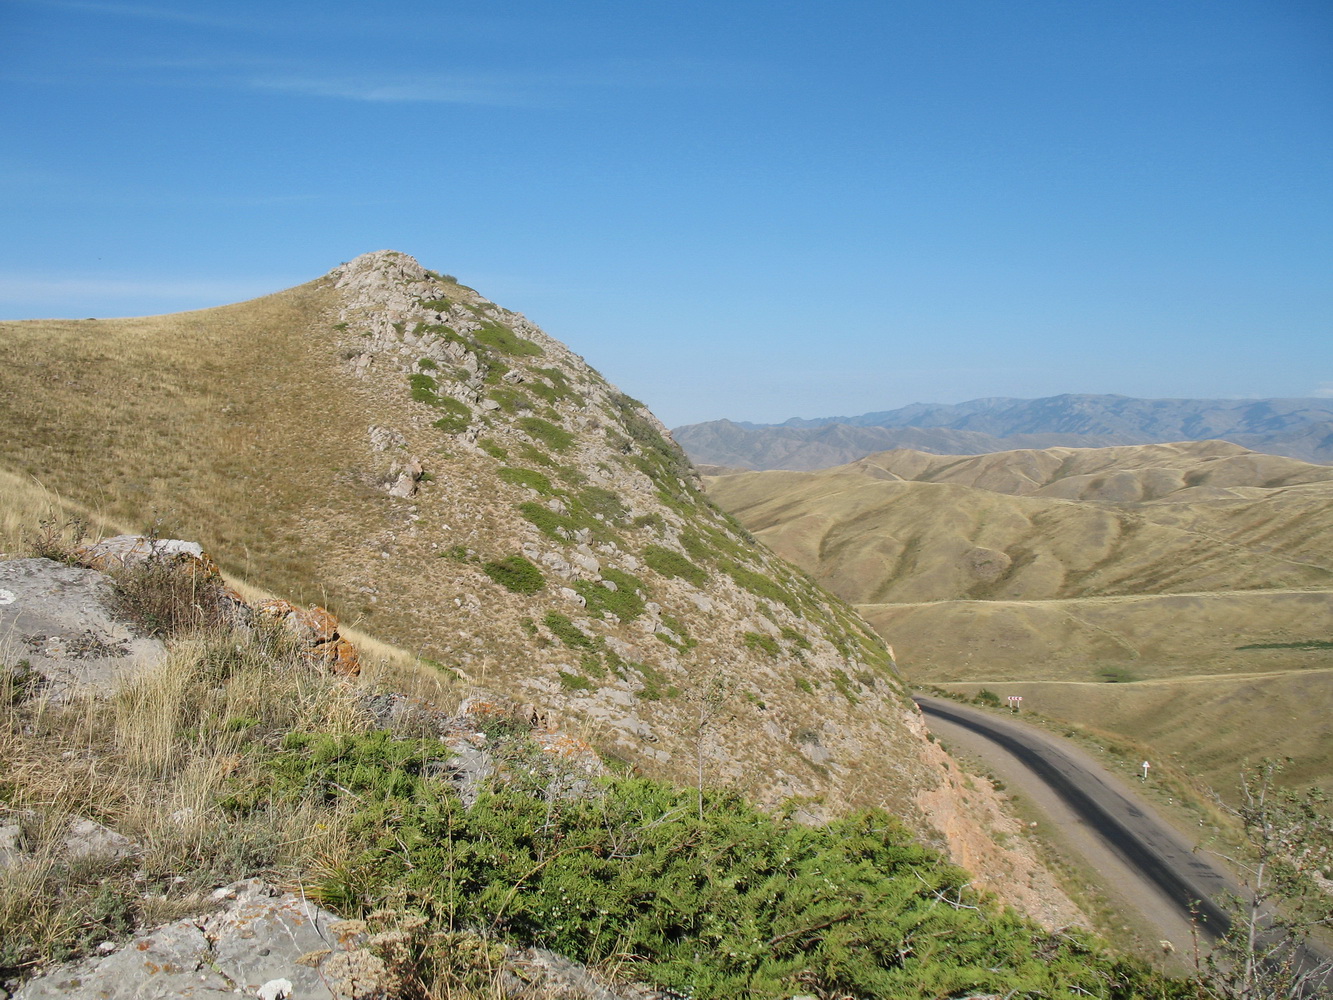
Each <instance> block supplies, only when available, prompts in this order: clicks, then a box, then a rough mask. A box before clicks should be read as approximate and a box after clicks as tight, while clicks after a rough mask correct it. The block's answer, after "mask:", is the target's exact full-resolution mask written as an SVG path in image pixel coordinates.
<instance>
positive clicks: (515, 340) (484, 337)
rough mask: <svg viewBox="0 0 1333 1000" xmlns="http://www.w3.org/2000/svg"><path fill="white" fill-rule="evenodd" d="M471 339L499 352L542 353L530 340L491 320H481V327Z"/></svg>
mask: <svg viewBox="0 0 1333 1000" xmlns="http://www.w3.org/2000/svg"><path fill="white" fill-rule="evenodd" d="M472 339H473V340H475V341H476V342H477V343H478V344H480V345H481V346H482V347H489V348H491V349H492V350H496V351H499V352H500V353H501V354H510V355H520V356H523V355H526V356H528V357H536V356H538V355H541V354H542V353H544V352H543V351H542V349H541V348H540V347H539V346H538V345H536V344H534V343H533V342H532V341H531V340H527V339H525V338H523V337H520V336H519V335H518V334H516V333H515V332H514V331H513V330H511V329H509V327H507V326H504V325H503V324H501V323H496V322H494V321H492V320H483V321H482V324H481V329H480V330H477V331H475V332H474V333H473V334H472Z"/></svg>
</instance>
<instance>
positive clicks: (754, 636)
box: [745, 632, 782, 660]
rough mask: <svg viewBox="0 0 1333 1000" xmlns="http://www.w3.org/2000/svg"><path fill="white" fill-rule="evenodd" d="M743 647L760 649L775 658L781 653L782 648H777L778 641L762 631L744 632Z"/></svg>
mask: <svg viewBox="0 0 1333 1000" xmlns="http://www.w3.org/2000/svg"><path fill="white" fill-rule="evenodd" d="M745 648H746V649H758V650H761V651H763V652H765V653H767V654H768V655H769V656H771V657H773V659H775V660H776V659H777V658H778V656H779V655H781V653H782V650H781V649H779V648H778V641H777V640H776V639H774V638H773V637H772V636H771V635H764V634H763V633H762V632H746V633H745Z"/></svg>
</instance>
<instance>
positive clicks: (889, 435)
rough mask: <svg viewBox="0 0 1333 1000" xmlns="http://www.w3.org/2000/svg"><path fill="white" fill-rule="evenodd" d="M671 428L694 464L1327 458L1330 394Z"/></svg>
mask: <svg viewBox="0 0 1333 1000" xmlns="http://www.w3.org/2000/svg"><path fill="white" fill-rule="evenodd" d="M673 435H674V437H675V439H676V441H677V442H678V443H679V444H680V445H681V447H683V448H684V449H685V450H686V452H687V453H688V454H689V455H690V458H691V459H692V460H693V461H694V462H695V463H696V464H699V465H716V466H726V467H732V468H749V469H819V468H827V467H828V466H831V465H841V464H843V463H845V462H850V461H854V460H855V459H857V458H861V457H862V456H864V455H868V454H871V453H872V452H876V451H888V450H890V449H894V448H912V449H915V450H917V451H925V452H930V453H932V454H937V455H946V454H956V455H981V454H987V453H989V452H996V451H1010V450H1013V449H1017V448H1053V447H1074V448H1102V447H1107V446H1110V445H1122V444H1162V443H1166V442H1172V441H1207V440H1213V439H1220V440H1225V441H1231V442H1233V443H1235V444H1239V445H1242V446H1244V447H1246V448H1250V449H1252V450H1254V451H1261V452H1266V453H1268V454H1273V455H1285V456H1287V457H1289V458H1298V459H1301V460H1302V461H1306V462H1315V463H1320V464H1333V398H1320V397H1311V398H1293V399H1138V398H1135V397H1132V396H1119V395H1092V394H1084V393H1066V394H1064V395H1060V396H1047V397H1045V398H1042V399H1014V398H1010V397H1003V396H997V397H989V398H985V399H973V400H969V401H967V402H965V403H912V404H910V405H908V406H904V407H900V408H899V409H896V410H883V411H879V412H876V413H865V414H862V415H860V416H848V417H816V418H812V419H804V418H801V417H793V418H791V419H790V420H787V421H784V422H783V423H780V424H756V423H749V422H733V421H730V420H714V421H709V422H707V423H700V424H690V425H688V426H686V427H680V428H677V429H676V430H675V431H674V432H673Z"/></svg>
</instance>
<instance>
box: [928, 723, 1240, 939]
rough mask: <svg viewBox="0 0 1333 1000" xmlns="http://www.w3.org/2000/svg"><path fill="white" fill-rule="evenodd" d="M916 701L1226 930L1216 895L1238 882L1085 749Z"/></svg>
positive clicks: (1166, 895) (1190, 913)
mask: <svg viewBox="0 0 1333 1000" xmlns="http://www.w3.org/2000/svg"><path fill="white" fill-rule="evenodd" d="M916 703H917V704H918V705H919V706H920V707H921V711H922V712H924V713H925V715H926V721H927V724H930V723H931V722H932V721H935V720H939V721H943V722H944V723H946V724H949V725H952V726H957V727H961V728H962V729H965V730H968V731H970V732H972V733H976V734H979V735H981V736H983V737H985V739H986V740H988V741H990V742H991V743H994V744H996V745H997V746H998V747H1000V748H1001V749H1002V750H1004V751H1005V752H1006V753H1008V754H1009V755H1010V756H1012V757H1013V758H1015V759H1016V760H1017V761H1018V763H1019V764H1021V765H1022V766H1023V767H1025V768H1026V769H1028V770H1029V771H1031V772H1032V773H1033V774H1035V775H1036V776H1037V777H1038V778H1040V779H1041V781H1042V782H1044V783H1045V784H1046V785H1047V786H1049V787H1050V789H1051V790H1052V791H1053V792H1054V793H1055V794H1056V795H1057V796H1058V797H1059V798H1060V799H1061V800H1062V801H1063V802H1064V803H1065V804H1066V805H1067V806H1068V807H1069V808H1070V809H1071V810H1072V811H1073V812H1074V813H1076V814H1077V816H1078V817H1079V818H1080V819H1081V820H1082V821H1083V822H1084V823H1085V824H1086V825H1087V826H1088V827H1089V828H1090V829H1092V830H1093V831H1095V833H1096V835H1097V837H1098V838H1100V840H1101V841H1103V842H1104V843H1105V844H1106V845H1107V846H1108V847H1109V848H1110V849H1111V850H1112V851H1113V852H1114V853H1115V854H1116V855H1117V856H1118V857H1119V858H1120V860H1121V861H1123V862H1124V863H1125V865H1126V866H1127V867H1128V868H1130V869H1131V870H1133V871H1134V872H1135V873H1137V874H1138V875H1139V876H1140V877H1141V878H1142V879H1143V880H1145V881H1146V882H1148V883H1150V884H1151V885H1152V886H1153V887H1154V888H1155V889H1156V890H1157V894H1158V895H1159V896H1160V897H1161V898H1162V899H1164V900H1165V901H1167V902H1169V904H1170V905H1171V906H1173V907H1174V908H1175V911H1176V914H1175V915H1176V916H1178V917H1179V918H1181V919H1183V920H1185V921H1190V920H1192V919H1193V920H1195V921H1196V926H1198V927H1199V928H1200V929H1201V930H1202V931H1203V932H1204V933H1206V934H1208V935H1209V936H1211V937H1213V938H1216V937H1219V936H1221V935H1222V934H1223V933H1225V932H1226V930H1227V928H1228V927H1229V926H1230V920H1229V919H1228V918H1227V915H1226V913H1225V911H1224V910H1223V909H1222V908H1221V907H1220V906H1219V905H1218V903H1217V902H1216V901H1217V900H1220V899H1222V898H1223V897H1224V896H1225V895H1226V894H1229V893H1235V892H1236V891H1237V890H1236V886H1235V883H1234V882H1233V881H1232V880H1231V879H1230V878H1229V877H1228V876H1227V875H1226V873H1225V872H1223V871H1222V870H1221V868H1220V867H1218V866H1217V865H1215V864H1213V863H1211V862H1210V861H1209V859H1208V858H1207V857H1206V856H1205V855H1204V854H1201V853H1198V852H1196V851H1195V850H1194V848H1193V845H1190V844H1187V843H1186V842H1185V840H1184V839H1183V838H1182V837H1181V835H1180V834H1178V833H1177V832H1176V831H1175V830H1174V829H1172V828H1171V827H1170V826H1168V825H1167V824H1166V822H1165V821H1163V820H1161V819H1160V818H1158V817H1157V816H1156V815H1155V814H1154V813H1153V812H1152V811H1151V810H1150V809H1149V808H1148V807H1147V806H1146V805H1145V804H1143V803H1142V802H1138V801H1135V800H1133V799H1131V798H1130V797H1129V796H1128V795H1127V794H1126V793H1125V792H1124V791H1123V790H1122V789H1120V788H1118V787H1116V786H1117V785H1118V784H1119V782H1118V781H1115V779H1112V778H1111V777H1110V776H1109V775H1107V774H1106V773H1105V772H1104V771H1101V770H1100V768H1098V767H1097V766H1096V765H1095V763H1092V762H1090V761H1089V762H1084V761H1082V760H1080V759H1079V758H1080V757H1082V754H1080V753H1077V752H1076V751H1072V750H1071V749H1069V748H1067V747H1064V746H1061V741H1060V740H1059V739H1058V738H1056V737H1054V736H1051V735H1049V734H1047V733H1044V732H1042V731H1041V730H1038V729H1036V728H1034V727H1032V726H1028V725H1025V724H1023V723H1021V722H1018V721H1017V720H1010V719H1003V718H997V717H996V716H994V715H992V714H990V713H987V712H982V711H979V710H977V709H974V708H968V707H967V706H964V705H959V704H957V703H956V702H952V701H948V700H944V699H939V698H926V697H917V698H916ZM1099 772H1100V773H1099Z"/></svg>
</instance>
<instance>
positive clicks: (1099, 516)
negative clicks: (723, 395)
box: [710, 442, 1333, 604]
mask: <svg viewBox="0 0 1333 1000" xmlns="http://www.w3.org/2000/svg"><path fill="white" fill-rule="evenodd" d="M1219 452H1220V454H1219ZM710 495H711V496H712V497H713V498H714V499H715V500H716V501H717V502H718V503H719V504H721V505H722V506H723V507H724V508H726V509H727V510H730V511H731V512H732V513H734V514H735V515H736V516H737V517H738V518H739V519H740V520H741V521H742V522H743V523H744V524H745V525H746V526H747V527H749V528H750V529H751V530H752V531H754V532H755V533H756V534H758V535H760V536H761V537H762V538H763V539H764V540H765V541H766V542H767V543H768V544H769V545H771V546H772V547H773V549H774V550H775V551H776V552H778V553H779V554H780V555H782V556H784V557H785V558H787V559H790V560H792V561H793V562H795V563H796V564H797V565H799V566H801V567H802V568H804V569H806V570H807V571H808V572H810V573H811V574H812V575H813V576H814V577H815V578H816V579H818V580H819V581H820V582H821V583H823V584H824V585H825V586H827V587H829V588H830V589H831V590H833V591H834V592H835V593H837V594H838V595H839V596H841V597H843V598H845V599H846V600H849V601H852V602H853V603H857V604H883V603H913V602H920V601H939V600H953V599H959V598H970V599H995V600H1046V599H1064V598H1076V597H1094V596H1109V595H1118V594H1136V595H1141V594H1165V593H1188V592H1195V591H1205V590H1256V589H1288V588H1301V589H1304V588H1311V587H1328V586H1333V548H1331V547H1330V545H1329V544H1328V541H1327V540H1328V539H1329V538H1330V537H1333V530H1331V529H1333V503H1331V502H1330V500H1333V470H1330V469H1328V468H1327V467H1325V466H1310V465H1305V464H1304V463H1300V462H1296V461H1294V460H1291V459H1280V458H1275V457H1273V456H1256V455H1254V454H1253V453H1250V452H1245V451H1244V450H1243V449H1240V448H1236V447H1235V446H1231V445H1225V444H1221V443H1214V442H1204V443H1200V444H1181V445H1170V446H1145V448H1110V449H1089V450H1087V451H1081V450H1078V449H1061V448H1057V449H1051V450H1050V451H1047V452H1005V453H1000V454H997V455H986V456H980V457H976V458H970V457H960V456H928V455H923V454H921V453H919V452H889V453H887V454H885V455H879V456H871V457H870V458H867V459H864V460H862V461H860V462H857V463H854V464H852V465H850V466H841V467H839V468H836V469H828V470H825V471H823V472H818V473H794V472H764V473H748V474H740V475H734V476H722V477H718V478H716V479H713V480H711V485H710Z"/></svg>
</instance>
